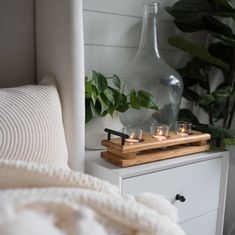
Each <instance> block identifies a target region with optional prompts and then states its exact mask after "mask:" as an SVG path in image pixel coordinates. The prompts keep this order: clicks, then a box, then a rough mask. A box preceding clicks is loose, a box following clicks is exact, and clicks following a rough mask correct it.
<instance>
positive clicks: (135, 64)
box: [119, 3, 183, 131]
mask: <svg viewBox="0 0 235 235" xmlns="http://www.w3.org/2000/svg"><path fill="white" fill-rule="evenodd" d="M158 9H159V3H146V4H144V15H143V25H142V35H141V40H140V45H139V49H138V51H137V54H136V56H135V57H134V59H133V61H132V62H131V63H130V64H129V65H128V66H127V68H126V69H125V70H123V71H122V72H121V73H120V74H119V76H120V78H121V80H122V82H125V92H127V93H128V92H130V91H131V90H133V89H135V90H140V89H141V90H145V91H148V92H149V93H151V94H152V95H153V96H154V97H155V98H156V102H157V105H158V106H159V112H156V111H154V110H150V109H146V108H142V109H141V110H136V109H132V108H130V109H128V111H126V112H125V113H120V120H121V122H122V124H123V125H124V126H135V127H139V128H141V129H143V130H147V131H149V128H150V126H151V124H153V123H163V124H167V125H169V126H170V128H173V126H174V123H175V121H176V119H177V115H178V111H179V106H180V101H181V97H182V91H183V82H182V79H181V77H180V75H179V74H178V73H177V72H176V71H175V70H174V69H173V68H172V67H170V66H169V65H168V64H167V63H166V62H165V61H164V60H163V59H161V57H160V54H159V50H158V34H157V25H158V24H157V16H158Z"/></svg>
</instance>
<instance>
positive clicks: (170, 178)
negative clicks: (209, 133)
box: [122, 158, 222, 222]
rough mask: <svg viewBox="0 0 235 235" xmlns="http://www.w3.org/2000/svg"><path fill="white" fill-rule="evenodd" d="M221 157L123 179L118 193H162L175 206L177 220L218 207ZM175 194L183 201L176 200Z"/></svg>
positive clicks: (186, 218) (190, 217)
mask: <svg viewBox="0 0 235 235" xmlns="http://www.w3.org/2000/svg"><path fill="white" fill-rule="evenodd" d="M221 167H222V159H221V158H217V159H213V160H208V161H204V162H199V163H195V164H190V165H186V166H181V167H177V168H173V169H169V170H163V171H159V172H154V173H150V174H146V175H140V176H136V177H131V178H126V179H123V184H122V194H123V195H125V194H131V195H138V194H140V193H143V192H152V193H155V194H163V195H164V196H165V197H166V198H167V199H169V200H170V201H171V202H172V203H173V204H174V205H175V206H177V207H178V208H179V216H180V222H183V221H186V220H189V219H192V218H195V217H198V216H200V215H202V214H205V213H207V212H209V211H212V210H215V209H217V208H218V204H219V191H220V178H221ZM177 194H180V195H183V196H184V197H185V199H186V201H185V202H180V201H179V200H178V201H176V200H175V197H176V195H177Z"/></svg>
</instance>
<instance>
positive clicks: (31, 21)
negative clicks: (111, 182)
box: [0, 0, 85, 171]
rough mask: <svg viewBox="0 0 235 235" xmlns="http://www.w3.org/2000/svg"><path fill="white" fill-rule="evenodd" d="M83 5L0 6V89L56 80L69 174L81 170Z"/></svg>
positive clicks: (2, 1)
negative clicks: (47, 77)
mask: <svg viewBox="0 0 235 235" xmlns="http://www.w3.org/2000/svg"><path fill="white" fill-rule="evenodd" d="M83 50H84V48H83V23H82V0H0V87H11V86H18V85H24V84H32V83H35V81H36V80H40V79H41V78H43V76H45V75H47V74H48V73H53V74H55V76H56V80H57V84H58V88H59V93H60V97H61V103H62V109H63V120H64V126H65V134H66V142H67V146H68V151H69V165H70V166H71V168H73V169H76V170H81V171H83V168H84V118H85V106H84V51H83Z"/></svg>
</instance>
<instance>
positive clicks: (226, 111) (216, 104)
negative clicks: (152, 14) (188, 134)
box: [166, 0, 235, 146]
mask: <svg viewBox="0 0 235 235" xmlns="http://www.w3.org/2000/svg"><path fill="white" fill-rule="evenodd" d="M166 10H167V11H168V12H169V13H170V14H171V15H172V16H173V17H174V23H175V25H176V26H177V27H178V28H179V29H180V30H181V31H183V32H185V33H194V32H201V31H204V32H207V34H208V37H210V39H211V40H210V41H211V43H209V45H205V46H201V45H198V44H196V43H194V42H192V41H189V40H187V39H185V38H184V37H180V36H172V37H170V38H169V40H168V41H169V43H170V44H171V45H173V46H175V47H177V48H179V49H181V50H183V51H185V52H187V53H189V54H191V55H192V59H191V61H189V62H188V63H187V64H186V65H185V66H183V67H182V68H180V69H178V72H179V73H180V74H181V76H182V78H183V81H184V91H183V96H184V97H185V98H186V99H188V100H190V101H193V102H194V103H195V104H196V105H197V106H198V107H200V108H201V109H203V110H204V111H205V112H206V113H207V114H208V123H209V124H202V123H200V122H199V120H198V118H197V117H196V116H195V115H194V114H193V113H192V112H191V111H190V110H187V109H183V110H180V113H179V119H180V120H190V121H191V122H193V124H194V127H195V129H197V130H199V131H206V132H209V133H211V135H212V137H213V140H214V144H216V145H217V146H218V145H219V146H222V145H223V144H224V143H225V144H235V139H234V137H235V131H234V130H231V125H232V121H233V118H234V113H235V77H234V66H235V60H234V58H235V57H234V55H235V54H234V52H235V34H234V32H233V30H232V28H231V27H229V26H228V25H227V24H225V23H224V20H228V19H230V20H231V21H233V23H234V21H235V8H234V7H233V5H232V4H231V2H230V1H229V0H190V1H189V0H180V1H178V2H176V3H175V4H174V5H173V6H172V7H167V8H166ZM215 70H217V71H220V72H221V74H222V75H221V82H220V83H219V84H218V85H217V87H216V88H215V89H212V84H213V83H214V81H215V80H214V73H213V71H215ZM198 86H199V87H200V88H201V91H202V92H201V93H198V92H197V90H196V89H195V87H198Z"/></svg>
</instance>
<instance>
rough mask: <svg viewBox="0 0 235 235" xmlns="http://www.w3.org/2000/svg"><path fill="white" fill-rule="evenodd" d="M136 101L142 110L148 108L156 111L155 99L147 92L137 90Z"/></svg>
mask: <svg viewBox="0 0 235 235" xmlns="http://www.w3.org/2000/svg"><path fill="white" fill-rule="evenodd" d="M137 99H138V101H139V104H140V106H142V107H144V108H150V109H154V110H158V106H157V105H156V103H157V102H156V99H155V97H154V96H152V95H151V94H150V93H149V92H147V91H143V90H139V91H138V92H137Z"/></svg>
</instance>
